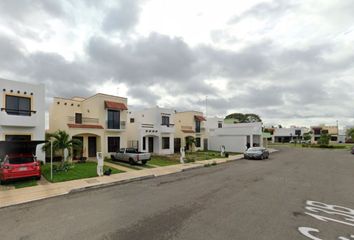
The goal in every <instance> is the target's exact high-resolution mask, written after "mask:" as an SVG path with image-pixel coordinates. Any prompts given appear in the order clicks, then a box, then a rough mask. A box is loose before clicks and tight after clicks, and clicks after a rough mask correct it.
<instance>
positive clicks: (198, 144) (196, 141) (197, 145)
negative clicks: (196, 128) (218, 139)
mask: <svg viewBox="0 0 354 240" xmlns="http://www.w3.org/2000/svg"><path fill="white" fill-rule="evenodd" d="M195 146H196V147H200V138H195Z"/></svg>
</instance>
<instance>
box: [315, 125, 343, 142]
mask: <svg viewBox="0 0 354 240" xmlns="http://www.w3.org/2000/svg"><path fill="white" fill-rule="evenodd" d="M311 131H312V133H313V134H312V139H311V142H313V143H317V141H318V140H319V139H320V137H321V134H322V133H327V134H329V135H330V136H331V139H330V143H332V144H333V143H338V135H339V129H338V126H326V125H324V124H320V125H319V126H312V127H311Z"/></svg>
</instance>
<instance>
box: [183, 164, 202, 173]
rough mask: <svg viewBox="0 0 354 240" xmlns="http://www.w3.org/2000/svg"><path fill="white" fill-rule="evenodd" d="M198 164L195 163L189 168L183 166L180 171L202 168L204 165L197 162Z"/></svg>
mask: <svg viewBox="0 0 354 240" xmlns="http://www.w3.org/2000/svg"><path fill="white" fill-rule="evenodd" d="M197 164H198V165H195V166H193V167H191V168H185V169H182V171H180V172H188V171H191V170H194V169H198V168H203V167H204V164H199V163H197Z"/></svg>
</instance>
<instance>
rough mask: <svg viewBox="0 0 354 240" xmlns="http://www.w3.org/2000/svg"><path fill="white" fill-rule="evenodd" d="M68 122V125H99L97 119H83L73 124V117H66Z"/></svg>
mask: <svg viewBox="0 0 354 240" xmlns="http://www.w3.org/2000/svg"><path fill="white" fill-rule="evenodd" d="M68 122H69V123H76V124H95V123H96V124H97V123H99V119H98V118H88V117H83V118H82V121H81V123H77V122H75V117H74V116H69V117H68Z"/></svg>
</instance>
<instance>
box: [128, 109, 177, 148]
mask: <svg viewBox="0 0 354 240" xmlns="http://www.w3.org/2000/svg"><path fill="white" fill-rule="evenodd" d="M174 118H175V112H174V110H172V109H166V108H160V107H154V108H148V109H145V110H141V111H134V112H129V113H128V123H127V131H128V147H134V148H137V149H139V151H142V152H150V153H156V154H173V153H174V134H175V125H174Z"/></svg>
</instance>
